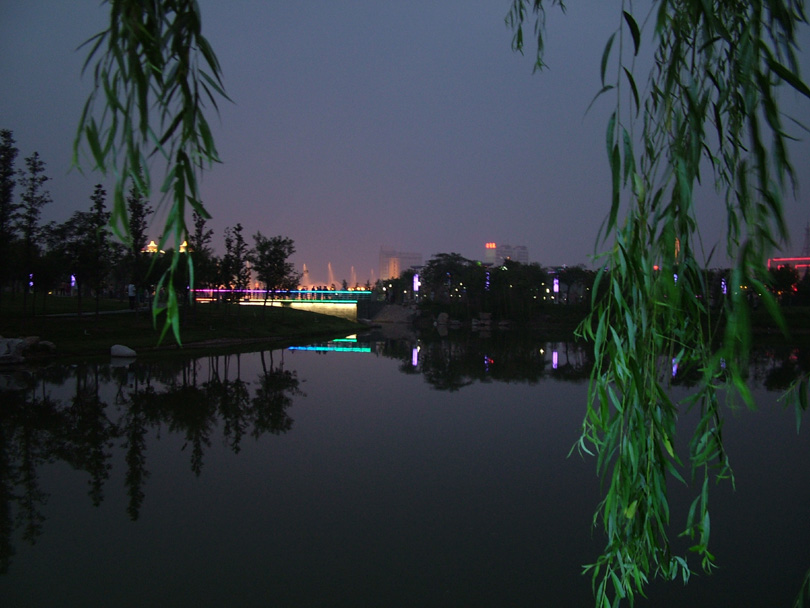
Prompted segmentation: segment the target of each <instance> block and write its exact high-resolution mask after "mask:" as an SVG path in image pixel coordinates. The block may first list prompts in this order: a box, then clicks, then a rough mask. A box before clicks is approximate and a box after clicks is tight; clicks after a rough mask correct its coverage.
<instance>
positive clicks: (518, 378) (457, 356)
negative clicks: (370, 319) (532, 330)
mask: <svg viewBox="0 0 810 608" xmlns="http://www.w3.org/2000/svg"><path fill="white" fill-rule="evenodd" d="M374 344H375V349H374V350H375V352H376V353H378V354H380V355H383V356H385V357H390V358H392V359H397V360H399V361H400V366H399V370H400V371H401V372H402V373H404V374H421V375H423V376H424V378H425V381H426V382H427V383H428V384H430V385H431V386H432V387H433V388H435V389H437V390H443V391H457V390H460V389H462V388H464V387H465V386H469V385H471V384H473V383H475V382H484V383H487V382H509V383H528V384H536V383H537V382H540V381H541V380H542V379H544V378H553V379H556V380H565V381H569V382H581V381H584V380H587V379H588V377H589V376H590V373H591V368H592V367H593V359H592V356H591V352H590V350H589V349H588V348H587V347H586V346H585V345H583V344H574V343H571V342H546V341H541V340H538V338H537V337H536V336H532V335H531V334H520V333H511V332H502V333H499V334H492V335H488V336H483V337H482V336H481V335H480V334H479V333H472V332H471V333H459V334H456V335H453V336H452V337H449V336H441V335H439V334H438V333H433V332H426V333H423V334H420V336H419V338H418V339H416V340H413V341H404V340H386V339H379V340H376V341H375V342H374Z"/></svg>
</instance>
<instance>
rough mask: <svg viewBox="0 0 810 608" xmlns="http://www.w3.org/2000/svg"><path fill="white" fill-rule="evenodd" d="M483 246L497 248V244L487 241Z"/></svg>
mask: <svg viewBox="0 0 810 608" xmlns="http://www.w3.org/2000/svg"><path fill="white" fill-rule="evenodd" d="M485 247H486V248H487V249H497V248H498V246H497V245H496V244H495V243H487V244H486V245H485Z"/></svg>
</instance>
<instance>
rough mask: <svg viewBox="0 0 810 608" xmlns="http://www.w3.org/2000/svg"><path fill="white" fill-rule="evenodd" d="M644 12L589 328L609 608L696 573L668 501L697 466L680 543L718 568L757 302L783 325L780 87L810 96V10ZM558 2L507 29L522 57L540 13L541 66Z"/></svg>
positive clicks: (612, 130) (631, 50) (518, 17)
mask: <svg viewBox="0 0 810 608" xmlns="http://www.w3.org/2000/svg"><path fill="white" fill-rule="evenodd" d="M545 4H548V2H546V3H545ZM552 4H558V5H560V6H561V7H562V8H563V9H564V6H563V3H562V2H559V1H553V2H552ZM634 4H635V5H636V6H637V5H639V4H640V3H631V2H622V10H621V11H620V12H618V14H617V27H616V30H615V32H614V33H613V34H612V35H611V36H610V37H609V39H608V40H607V43H606V45H605V48H604V52H603V55H602V58H601V78H602V88H601V90H600V91H599V92H598V93H597V97H600V96H604V95H609V96H614V97H613V99H615V107H614V109H613V111H612V113H611V115H610V118H609V120H608V124H607V133H606V145H607V156H608V162H609V165H610V170H611V175H612V192H611V204H610V211H609V213H608V215H607V219H606V221H605V223H604V225H603V233H602V234H601V238H600V240H599V241H598V243H597V248H598V249H600V248H603V247H605V245H606V244H607V245H609V248H608V250H607V251H606V252H603V253H600V254H598V255H597V260H598V263H599V265H600V266H601V267H602V270H601V271H600V273H599V276H598V279H597V285H596V286H595V288H594V294H593V310H592V313H591V316H590V318H589V319H587V320H586V321H585V322H584V323H583V324H582V325H581V327H580V330H579V332H580V335H581V336H583V337H585V338H586V339H588V340H589V341H590V342H592V343H593V347H594V350H595V356H596V359H595V360H596V365H595V367H594V370H593V374H592V377H591V383H590V388H589V396H588V408H587V414H586V417H585V420H584V422H583V430H582V436H581V438H580V440H579V443H578V447H579V448H580V449H581V450H583V451H585V452H588V453H592V454H595V456H596V461H597V469H598V472H599V474H600V476H601V477H602V479H603V491H604V498H603V500H602V502H601V503H600V505H599V507H598V509H597V512H596V514H595V516H594V524H595V525H599V524H600V523H601V526H602V528H603V529H604V532H605V534H606V538H607V541H606V545H605V548H604V552H603V553H602V554H601V555H600V556H599V558H598V559H597V560H596V562H595V563H593V564H590V565H588V566H586V567H585V571H586V572H589V573H590V574H591V575H592V577H593V578H592V580H593V584H594V592H595V596H596V603H597V606H605V607H607V606H617V605H619V604H620V603H621V602H622V600H624V599H626V600H628V601H629V602H630V604H632V603H633V599H634V597H635V595H636V594H643V590H644V587H645V584H646V583H647V582H648V581H649V579H650V577H652V576H661V577H663V578H665V579H675V578H680V579H682V580H683V581H684V582H685V581H687V580H688V579H689V576H690V574H691V566H690V561H689V560H688V558H687V556H682V555H675V554H673V550H672V548H671V544H670V538H669V534H670V532H669V530H670V510H669V503H668V499H667V483H668V481H670V480H671V479H675V480H678V481H680V482H683V483H686V481H685V480H684V474H685V472H686V470H688V471H689V474H690V475H691V480H692V482H693V483H694V484H695V487H696V488H700V489H699V491H696V496H695V498H694V502H693V503H692V505H691V508H690V509H689V512H688V513H687V514H686V517H685V525H684V528H683V533H682V536H685V537H688V538H689V539H691V544H692V546H691V548H690V551H691V552H692V553H694V554H696V555H697V556H698V558H699V561H700V563H701V566H702V568H703V569H704V570H706V571H710V570H711V569H712V568H713V567H714V556H713V555H712V553H711V552H710V550H709V541H710V530H711V524H710V516H709V487H710V481H711V480H712V479H713V478H726V477H729V478H731V479H732V483H733V475H732V471H731V467H730V463H729V461H728V458H727V456H726V453H725V451H724V449H723V441H722V430H723V416H722V411H721V406H723V405H724V404H725V403H726V402H727V401H728V400H732V401H733V400H736V401H742V402H744V403H746V404H748V405H753V399H752V396H751V393H750V392H749V389H748V387H747V384H746V378H745V376H746V368H747V357H748V351H749V345H750V322H749V307H750V299H751V298H758V299H759V300H760V301H761V302H762V303H763V304H764V305H765V306H766V307H767V308H768V310H769V311H770V313H771V314H772V316H773V318H774V319H776V320H777V322H779V323H780V324H781V326H782V327H783V329H785V328H784V322H783V321H782V317H781V315H780V312H779V309H778V307H777V304H776V302H775V300H774V298H773V296H772V295H771V294H770V292H769V291H768V289H767V288H766V277H767V269H766V266H765V262H766V260H767V258H768V257H769V255H770V253H771V251H772V250H773V248H774V247H776V246H777V245H778V244H779V243H783V242H785V241H786V240H787V237H788V231H787V228H786V226H785V222H784V218H783V213H782V199H783V194H784V193H785V191H786V190H788V189H789V187H791V186H792V185H793V181H794V174H793V169H792V167H791V165H790V162H789V160H788V143H787V141H788V139H789V136H788V135H787V133H786V130H785V128H784V124H783V122H784V117H783V115H782V113H781V111H780V108H779V101H778V98H777V89H778V88H779V87H782V86H788V87H791V88H793V89H795V90H796V91H799V92H800V93H802V94H803V95H805V96H807V97H810V89H808V87H807V86H806V85H805V84H804V82H803V81H802V80H801V78H800V76H799V73H798V67H797V66H798V63H797V57H796V54H797V52H798V49H797V46H796V30H797V27H799V26H800V25H802V24H805V23H806V16H805V12H804V6H803V2H802V1H801V0H746V1H745V2H738V1H730V0H713V1H712V0H708V1H707V0H680V1H665V0H659V1H657V2H651V3H645V5H646V6H648V7H649V8H648V9H647V10H648V11H649V12H648V14H646V15H644V18H643V19H638V18H637V17H636V14H635V13H634V11H633V6H634ZM543 5H544V2H543V1H542V0H513V5H512V8H511V10H510V12H509V14H508V16H507V19H506V20H507V24H508V25H509V26H510V27H511V28H512V29H513V31H514V38H513V47H514V48H515V49H516V50H518V51H522V50H523V48H524V38H523V31H522V30H523V26H524V24H525V23H526V21H527V16H528V15H530V14H533V15H534V16H535V33H536V35H537V39H538V54H537V63H536V67H537V68H542V67H543V53H542V51H543V46H542V40H543V35H544V32H543V23H544V21H545V15H544V12H543V11H544V6H543ZM640 23H643V24H649V25H647V27H649V28H650V29H652V35H651V36H650V38H652V40H653V48H652V51H651V52H652V53H654V56H653V61H652V69H651V71H650V73H649V76H648V77H647V80H646V82H643V83H642V82H640V81H639V80H638V79H637V77H636V71H635V69H634V67H635V63H636V60H637V58H638V56H639V54H642V55H644V54H645V53H646V52H647V49H646V47H643V44H642V43H643V34H644V33H645V32H644V29H643V28H642V27H641V26H640V25H639V24H640ZM616 43H618V44H616ZM639 63H641V62H640V61H639ZM611 73H612V74H613V76H612V77H611V76H609V74H611ZM641 84H643V85H644V86H643V87H642V86H640V85H641ZM707 176H711V177H713V179H714V183H715V186H716V188H717V190H718V192H719V193H720V198H721V200H723V201H724V202H725V207H726V212H727V218H728V225H727V234H726V237H727V238H726V253H727V256H728V258H729V259H730V260H733V267H732V268H731V270H730V275H729V276H727V277H726V278H725V280H726V285H727V287H728V291H727V294H726V295H724V296H720V297H716V295H715V293H713V290H712V285H711V284H710V282H709V277H710V273H709V272H708V268H709V263H710V260H711V257H712V253H713V251H709V252H707V251H705V250H704V247H703V243H702V239H701V234H700V227H699V225H698V222H697V219H696V201H695V198H696V197H695V191H696V189H698V188H699V187H700V186H701V184H702V183H703V180H704V179H705V177H707ZM622 215H623V219H620V218H621V216H622ZM674 366H677V368H678V370H679V372H680V373H691V374H695V375H697V376H698V377H699V378H700V381H699V383H698V384H697V388H695V389H694V390H693V391H692V392H691V395H690V396H689V397H688V398H687V399H685V400H683V401H681V402H678V403H676V402H673V401H672V399H671V397H670V394H671V393H670V390H669V383H670V381H671V378H672V375H673V372H672V370H673V367H674ZM802 383H803V384H802V385H801V386H798V387H797V391H796V393H795V394H796V396H797V399H796V403H797V406H796V407H797V416H798V415H799V414H800V412H801V411H802V410H803V409H806V408H807V378H805V379H804V380H803V381H802ZM690 410H697V412H698V413H699V416H698V423H697V426H696V428H695V429H694V432H693V435H692V438H691V441H690V442H689V451H688V456H686V455H679V454H678V453H677V452H676V451H675V448H674V445H675V441H676V434H677V425H678V419H679V417H680V416H682V415H683V414H684V413H685V412H686V411H690ZM683 460H688V467H685V466H684V463H683ZM687 476H689V475H687ZM677 525H680V524H677Z"/></svg>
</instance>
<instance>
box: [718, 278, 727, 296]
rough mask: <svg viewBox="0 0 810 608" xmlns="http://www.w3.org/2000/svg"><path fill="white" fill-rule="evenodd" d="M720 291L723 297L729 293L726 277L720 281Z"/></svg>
mask: <svg viewBox="0 0 810 608" xmlns="http://www.w3.org/2000/svg"><path fill="white" fill-rule="evenodd" d="M720 291H721V292H722V294H723V295H726V294H727V293H728V284H727V283H726V278H725V277H723V278H722V279H720Z"/></svg>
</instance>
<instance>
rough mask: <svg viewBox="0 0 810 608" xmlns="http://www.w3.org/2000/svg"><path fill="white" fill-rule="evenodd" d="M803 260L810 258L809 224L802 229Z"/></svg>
mask: <svg viewBox="0 0 810 608" xmlns="http://www.w3.org/2000/svg"><path fill="white" fill-rule="evenodd" d="M800 257H803V258H810V222H807V226H805V228H804V247H802V253H801V256H800Z"/></svg>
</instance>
